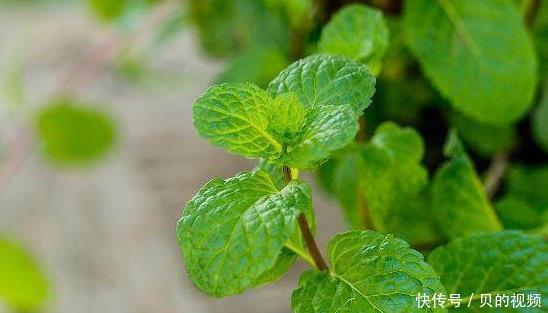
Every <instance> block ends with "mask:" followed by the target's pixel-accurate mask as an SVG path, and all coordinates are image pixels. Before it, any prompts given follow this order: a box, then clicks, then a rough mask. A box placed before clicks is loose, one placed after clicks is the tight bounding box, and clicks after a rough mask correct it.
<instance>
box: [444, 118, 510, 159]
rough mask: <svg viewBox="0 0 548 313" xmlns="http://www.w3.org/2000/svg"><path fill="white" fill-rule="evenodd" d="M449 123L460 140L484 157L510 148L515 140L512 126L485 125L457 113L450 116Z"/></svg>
mask: <svg viewBox="0 0 548 313" xmlns="http://www.w3.org/2000/svg"><path fill="white" fill-rule="evenodd" d="M451 122H452V125H453V126H454V127H455V128H456V129H457V130H458V131H459V134H460V135H461V136H462V140H463V141H464V142H465V143H467V144H469V145H470V147H471V148H472V149H474V150H475V151H476V152H478V153H479V154H480V155H482V156H484V157H490V156H492V155H494V154H495V153H497V152H499V151H501V150H504V149H507V148H510V146H512V144H513V143H514V141H515V140H516V129H515V127H514V126H513V125H504V126H496V125H490V124H485V123H481V122H478V121H476V120H474V119H471V118H468V117H467V116H465V115H463V114H458V113H457V114H453V115H452V116H451Z"/></svg>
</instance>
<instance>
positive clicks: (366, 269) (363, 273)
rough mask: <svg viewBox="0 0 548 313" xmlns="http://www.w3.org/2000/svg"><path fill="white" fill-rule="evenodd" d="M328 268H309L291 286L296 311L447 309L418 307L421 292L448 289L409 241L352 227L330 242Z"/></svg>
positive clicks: (388, 312) (350, 311) (349, 311)
mask: <svg viewBox="0 0 548 313" xmlns="http://www.w3.org/2000/svg"><path fill="white" fill-rule="evenodd" d="M328 254H329V260H330V262H331V266H332V267H331V271H330V273H325V272H319V271H308V272H305V273H304V274H303V275H302V276H301V279H300V282H299V287H298V289H296V290H295V291H293V295H292V297H291V306H292V307H293V310H294V312H295V313H319V312H330V313H331V312H333V313H334V312H348V313H364V312H387V313H393V312H444V311H445V310H443V309H439V308H438V309H432V310H424V309H418V308H417V303H416V300H415V298H416V297H417V294H419V293H426V294H429V295H432V294H433V293H445V288H444V287H443V285H442V284H441V283H440V280H439V278H438V275H437V274H436V272H435V271H434V270H433V269H432V268H431V267H430V266H429V265H428V264H427V263H426V262H424V260H423V256H422V255H421V254H420V253H419V252H417V251H415V250H412V249H410V248H409V246H408V245H407V243H405V242H404V241H403V240H401V239H397V238H394V237H392V236H390V235H389V236H384V235H381V234H379V233H375V232H372V231H363V232H360V231H351V232H347V233H343V234H339V235H337V236H335V237H334V238H333V239H332V240H331V241H330V243H329V248H328Z"/></svg>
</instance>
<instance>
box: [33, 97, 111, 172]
mask: <svg viewBox="0 0 548 313" xmlns="http://www.w3.org/2000/svg"><path fill="white" fill-rule="evenodd" d="M36 131H37V137H38V138H39V139H40V141H41V142H42V152H43V153H44V155H45V156H46V157H47V158H49V159H50V160H52V161H54V162H56V163H57V164H60V165H61V164H67V165H68V164H74V165H76V164H84V163H85V162H90V161H94V160H96V159H98V158H100V157H102V156H104V155H105V153H106V152H108V151H109V150H110V149H112V147H113V145H114V142H115V139H116V126H115V125H114V122H113V121H112V119H111V118H110V117H109V116H108V115H106V113H104V112H101V111H99V110H97V109H94V108H90V107H87V106H84V105H82V104H79V103H77V102H74V101H71V100H61V101H55V102H52V103H51V104H50V105H48V106H46V107H44V108H43V109H41V110H40V111H39V112H38V117H37V119H36Z"/></svg>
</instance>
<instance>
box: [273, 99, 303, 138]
mask: <svg viewBox="0 0 548 313" xmlns="http://www.w3.org/2000/svg"><path fill="white" fill-rule="evenodd" d="M304 124H305V111H304V107H303V105H302V104H301V101H300V100H299V98H298V97H297V95H296V94H295V93H293V92H289V93H284V94H281V95H278V96H277V97H276V98H275V99H274V101H272V103H271V104H270V108H269V111H268V127H269V130H270V131H271V132H272V133H273V134H275V135H276V137H277V138H281V141H282V142H284V143H287V144H291V143H292V142H294V141H296V140H297V139H299V137H298V135H299V134H300V132H301V130H302V129H303V126H304Z"/></svg>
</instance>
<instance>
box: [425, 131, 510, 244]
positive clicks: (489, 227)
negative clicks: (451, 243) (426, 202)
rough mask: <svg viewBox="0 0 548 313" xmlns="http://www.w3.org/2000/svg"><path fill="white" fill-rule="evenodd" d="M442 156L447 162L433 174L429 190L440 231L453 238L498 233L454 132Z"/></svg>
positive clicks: (485, 198)
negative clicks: (476, 233) (444, 154)
mask: <svg viewBox="0 0 548 313" xmlns="http://www.w3.org/2000/svg"><path fill="white" fill-rule="evenodd" d="M446 154H447V155H448V156H450V157H451V160H450V161H448V162H446V163H445V164H444V165H443V166H442V167H441V168H440V169H439V170H438V172H437V173H436V176H435V178H434V183H433V190H432V205H433V207H434V210H435V212H436V215H437V219H438V223H439V226H440V229H441V231H442V232H443V233H444V235H445V236H446V237H447V238H449V239H454V238H458V237H462V236H466V235H469V234H472V233H475V232H480V231H497V230H501V229H502V226H501V224H500V222H499V220H498V218H497V216H496V215H495V212H494V211H493V208H492V207H491V204H490V203H489V200H488V199H487V195H486V194H485V190H484V188H483V186H482V185H481V182H480V180H479V178H478V175H477V173H476V171H475V169H474V165H473V164H472V161H471V160H470V159H469V158H468V155H466V152H465V151H464V148H463V147H462V145H461V143H460V141H459V139H458V137H457V135H456V133H454V132H452V133H451V135H450V136H449V139H448V143H447V144H446Z"/></svg>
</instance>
